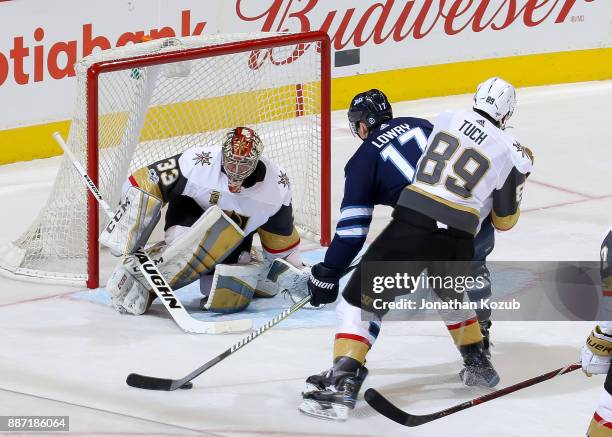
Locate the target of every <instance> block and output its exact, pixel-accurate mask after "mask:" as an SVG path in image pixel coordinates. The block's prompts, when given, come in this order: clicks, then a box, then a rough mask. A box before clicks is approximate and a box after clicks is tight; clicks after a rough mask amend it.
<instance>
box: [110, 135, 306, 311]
mask: <svg viewBox="0 0 612 437" xmlns="http://www.w3.org/2000/svg"><path fill="white" fill-rule="evenodd" d="M262 153H263V144H262V141H261V139H260V138H259V136H258V135H257V134H256V133H255V132H254V131H253V130H252V129H250V128H248V127H237V128H235V129H232V130H230V131H229V132H227V134H226V136H225V138H224V141H223V144H222V146H221V147H219V148H211V147H194V148H191V149H188V150H186V151H184V152H183V153H180V154H178V155H176V156H172V157H170V158H167V159H163V160H161V161H158V162H155V163H153V164H150V165H148V166H146V167H144V168H141V169H139V170H136V171H135V172H134V173H132V175H130V176H129V178H128V180H127V181H126V182H125V184H124V187H123V196H122V207H121V208H120V209H119V211H118V214H119V215H120V216H121V219H120V221H119V223H118V224H117V225H116V226H115V225H113V224H112V223H111V224H110V225H109V226H108V227H107V228H106V229H105V230H104V231H103V233H102V235H101V237H100V241H101V242H102V244H104V245H106V246H108V247H109V248H110V249H111V250H112V251H113V252H114V253H116V254H127V256H125V257H123V258H122V261H121V262H120V263H119V265H118V266H117V267H116V269H115V270H114V272H113V273H112V275H111V277H110V279H109V281H108V283H107V287H106V288H107V290H108V291H109V292H110V293H111V295H112V303H113V307H114V308H115V309H116V310H118V311H120V312H123V313H130V314H134V315H139V314H144V313H145V312H146V311H147V310H148V309H149V307H150V305H151V303H152V301H153V300H154V299H155V294H154V293H152V292H151V290H150V287H149V286H148V284H147V283H146V281H145V280H144V278H142V276H141V275H140V273H139V271H138V267H137V266H136V264H135V261H134V260H133V258H132V256H130V255H129V254H131V253H133V252H134V251H135V250H136V249H137V248H139V247H143V246H144V244H145V243H146V242H147V240H148V239H149V237H150V235H151V232H152V230H153V228H154V227H155V225H156V224H157V222H158V221H159V219H160V215H161V208H162V206H164V205H167V211H166V215H165V241H163V242H162V243H161V244H158V245H155V246H153V248H152V249H150V251H149V253H150V256H151V257H152V258H153V259H154V260H155V261H156V263H158V265H157V267H158V269H159V270H160V273H162V274H163V275H164V276H165V277H166V279H167V280H168V282H169V283H170V285H171V286H172V287H173V288H175V289H176V288H180V287H183V286H185V285H187V284H189V283H191V282H194V281H196V280H199V279H201V278H202V280H201V282H200V284H201V289H202V291H203V294H205V296H207V297H206V298H205V302H204V305H203V308H204V309H206V310H210V311H216V312H221V313H229V312H235V311H239V310H242V309H244V308H245V307H246V306H247V305H248V304H249V302H250V301H251V299H252V298H253V296H254V295H264V296H269V295H274V294H275V293H276V292H277V291H278V289H275V288H274V286H273V284H272V285H271V284H270V283H269V281H266V280H264V279H263V278H264V277H265V275H266V274H267V270H266V267H267V266H269V263H268V264H266V263H253V262H250V261H251V259H250V252H251V243H252V238H253V234H254V233H257V234H258V235H259V238H260V240H261V243H262V247H263V253H264V255H265V258H266V259H267V260H273V259H275V258H284V259H286V260H287V261H289V263H291V264H292V265H294V266H296V267H301V266H302V262H301V258H300V255H299V243H300V238H299V235H298V233H297V231H296V229H295V227H294V224H293V214H292V207H291V189H290V184H289V178H288V176H287V174H286V173H285V171H284V170H283V169H281V168H279V167H278V166H277V165H276V164H274V163H273V162H271V161H269V160H268V159H266V158H265V157H263V156H262ZM221 263H222V264H221ZM229 265H233V266H229ZM228 266H229V267H228ZM215 269H216V272H215V275H214V277H209V278H208V279H209V280H205V279H206V278H205V276H206V275H207V274H209V273H212V272H213V270H215ZM303 274H304V275H306V273H305V272H304V273H303ZM305 280H306V278H305V277H304V283H305ZM202 284H205V285H204V286H202Z"/></svg>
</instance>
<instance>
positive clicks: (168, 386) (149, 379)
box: [125, 264, 358, 391]
mask: <svg viewBox="0 0 612 437" xmlns="http://www.w3.org/2000/svg"><path fill="white" fill-rule="evenodd" d="M357 265H358V264H355V265H353V266H350V267H349V268H347V269H346V270H345V271H344V272H343V274H342V276H344V275H346V274H348V273H349V272H351V271H352V270H354V269H355V268H356V267H357ZM309 301H310V296H306V297H305V298H303V299H302V300H300V301H298V302H297V303H295V304H294V305H293V306H291V307H290V308H288V309H286V310H285V311H283V312H282V313H280V314H279V315H277V316H276V317H274V318H273V319H272V320H270V321H268V322H267V323H266V324H265V325H263V326H262V327H260V328H259V329H257V330H256V331H254V332H252V333H251V334H249V335H247V336H246V337H244V338H243V339H242V340H240V341H239V342H238V343H235V344H234V345H232V347H230V348H229V349H227V350H226V351H225V352H222V353H220V354H219V355H217V356H216V357H214V358H213V359H212V360H210V361H208V362H207V363H205V364H204V365H202V366H200V367H198V368H197V369H196V370H194V371H193V372H191V373H190V374H189V375H187V376H185V377H183V378H181V379H170V378H157V377H155V376H146V375H140V374H138V373H130V374H129V375H128V377H127V379H126V381H125V382H126V383H127V385H129V386H131V387H136V388H142V389H145V390H166V391H172V390H176V389H177V388H183V389H190V388H192V387H193V384H192V383H191V382H190V381H191V380H193V379H195V378H197V377H198V376H200V375H201V374H202V373H204V372H206V371H207V370H208V369H210V368H211V367H213V366H214V365H215V364H218V363H219V362H221V361H223V360H224V359H226V358H227V357H229V356H230V355H231V354H233V353H234V352H236V351H238V350H239V349H241V348H242V347H243V346H246V345H247V344H249V343H250V342H251V341H253V340H255V339H256V338H257V337H259V336H260V335H261V334H263V333H264V332H266V331H268V330H269V329H270V328H272V327H273V326H275V325H278V324H279V323H280V322H282V321H283V320H285V319H286V318H287V317H289V316H290V315H291V314H293V313H295V312H296V311H297V310H299V309H300V308H302V307H303V306H304V305H306V304H307V303H308V302H309Z"/></svg>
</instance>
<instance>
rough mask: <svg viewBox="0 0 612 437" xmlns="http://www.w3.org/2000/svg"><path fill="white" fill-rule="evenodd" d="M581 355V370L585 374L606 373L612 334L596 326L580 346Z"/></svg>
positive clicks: (611, 350) (611, 348) (611, 349)
mask: <svg viewBox="0 0 612 437" xmlns="http://www.w3.org/2000/svg"><path fill="white" fill-rule="evenodd" d="M581 355H582V356H581V361H582V371H583V372H584V373H586V375H587V376H591V375H592V374H595V375H599V374H605V373H608V370H609V368H610V358H611V357H612V336H610V335H608V334H606V333H604V332H602V330H601V328H600V327H599V326H596V327H595V329H593V331H592V332H591V335H589V338H587V341H586V344H585V345H584V346H583V347H582V354H581Z"/></svg>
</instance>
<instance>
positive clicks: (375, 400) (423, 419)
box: [364, 363, 582, 426]
mask: <svg viewBox="0 0 612 437" xmlns="http://www.w3.org/2000/svg"><path fill="white" fill-rule="evenodd" d="M581 367H582V366H581V365H580V364H579V363H576V364H570V365H568V366H565V367H562V368H560V369H556V370H553V371H551V372H548V373H544V374H542V375H539V376H536V377H534V378H531V379H527V380H525V381H521V382H518V383H516V384H514V385H511V386H509V387H506V388H502V389H500V390H496V391H494V392H492V393H489V394H486V395H484V396H480V397H477V398H474V399H472V400H470V401H466V402H463V403H461V404H458V405H455V406H453V407H450V408H446V409H445V410H441V411H437V412H435V413H431V414H423V415H417V414H410V413H407V412H405V411H403V410H400V409H399V408H397V407H396V406H395V405H393V404H392V403H391V402H390V401H389V400H388V399H387V398H385V397H384V396H383V395H381V394H380V393H379V392H377V391H376V390H375V389H373V388H369V389H367V390H366V392H365V394H364V399H365V401H366V402H367V403H368V404H369V405H370V406H371V407H372V408H374V409H375V410H376V411H378V412H379V413H380V414H382V415H383V416H385V417H387V418H389V419H391V420H393V421H394V422H397V423H399V424H400V425H404V426H419V425H423V424H424V423H427V422H431V421H433V420H437V419H441V418H442V417H446V416H449V415H451V414H454V413H457V412H458V411H462V410H466V409H468V408H471V407H474V406H476V405H480V404H482V403H485V402H487V401H491V400H493V399H497V398H499V397H502V396H505V395H507V394H510V393H514V392H515V391H518V390H522V389H524V388H526V387H531V386H532V385H535V384H539V383H540V382H543V381H547V380H549V379H553V378H555V377H557V376H560V375H565V374H566V373H569V372H573V371H574V370H577V369H580V368H581Z"/></svg>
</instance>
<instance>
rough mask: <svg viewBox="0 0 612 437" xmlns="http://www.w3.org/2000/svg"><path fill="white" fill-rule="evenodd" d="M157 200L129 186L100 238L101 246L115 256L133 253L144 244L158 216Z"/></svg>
mask: <svg viewBox="0 0 612 437" xmlns="http://www.w3.org/2000/svg"><path fill="white" fill-rule="evenodd" d="M162 206H163V205H162V202H161V200H159V199H158V198H157V197H155V196H153V195H151V194H149V193H147V192H145V191H143V190H141V189H140V188H138V187H133V186H130V187H129V188H128V189H127V191H126V192H125V195H124V197H123V199H122V201H121V205H120V206H119V209H118V210H117V212H116V213H115V215H114V216H113V219H112V220H111V222H110V223H109V224H108V225H107V226H106V228H105V229H104V231H102V234H101V235H100V243H102V244H103V245H105V246H106V247H108V248H110V250H111V251H112V252H113V253H114V254H116V255H119V254H130V253H134V251H135V250H136V249H138V248H139V247H142V246H144V245H145V243H146V242H147V240H148V239H149V237H150V236H151V233H152V232H153V229H154V228H155V226H156V225H157V222H159V218H160V216H161V209H162Z"/></svg>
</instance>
